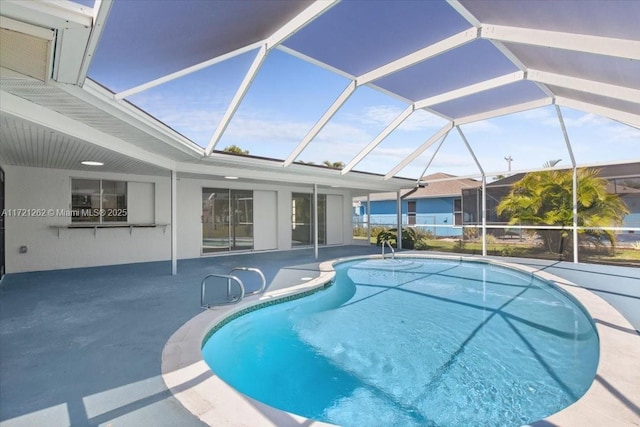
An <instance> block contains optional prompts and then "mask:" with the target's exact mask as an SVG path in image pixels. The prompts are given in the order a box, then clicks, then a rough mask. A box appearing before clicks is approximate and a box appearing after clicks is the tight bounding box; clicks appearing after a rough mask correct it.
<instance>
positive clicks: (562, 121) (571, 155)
mask: <svg viewBox="0 0 640 427" xmlns="http://www.w3.org/2000/svg"><path fill="white" fill-rule="evenodd" d="M554 107H555V108H556V114H557V116H558V121H559V122H560V128H561V129H562V136H563V137H564V142H565V144H566V145H567V151H568V152H569V158H571V166H572V167H574V168H575V167H576V158H575V156H574V155H573V148H571V141H569V134H568V133H567V127H566V126H565V125H564V119H563V118H562V112H561V111H560V107H559V106H557V105H554Z"/></svg>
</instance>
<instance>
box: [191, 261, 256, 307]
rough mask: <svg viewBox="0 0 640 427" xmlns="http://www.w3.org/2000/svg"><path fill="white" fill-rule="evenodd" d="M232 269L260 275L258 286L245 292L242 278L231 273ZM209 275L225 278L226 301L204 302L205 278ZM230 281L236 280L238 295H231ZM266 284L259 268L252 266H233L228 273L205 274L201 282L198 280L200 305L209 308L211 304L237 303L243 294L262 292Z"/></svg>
mask: <svg viewBox="0 0 640 427" xmlns="http://www.w3.org/2000/svg"><path fill="white" fill-rule="evenodd" d="M234 271H251V272H253V273H256V274H257V275H258V276H260V281H261V284H260V288H258V289H257V290H255V291H252V292H246V288H245V286H244V283H243V282H242V280H240V278H238V277H237V276H234V275H233V274H232V273H233V272H234ZM209 277H218V278H222V279H227V301H226V302H219V303H215V304H205V302H204V297H205V289H206V283H207V279H208V278H209ZM231 282H236V283H237V284H238V286H239V287H240V295H239V296H238V297H232V296H231ZM266 286H267V279H266V278H265V277H264V274H263V273H262V271H261V270H260V269H258V268H254V267H235V268H232V269H231V271H229V274H218V273H211V274H207V275H206V276H204V278H203V279H202V282H200V307H202V308H207V309H209V308H211V306H212V305H213V306H218V305H230V304H237V303H239V302H240V301H242V299H243V298H244V297H245V296H248V295H256V294H261V293H263V292H264V289H265V288H266Z"/></svg>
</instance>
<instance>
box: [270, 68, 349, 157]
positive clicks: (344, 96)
mask: <svg viewBox="0 0 640 427" xmlns="http://www.w3.org/2000/svg"><path fill="white" fill-rule="evenodd" d="M355 90H356V82H355V81H351V82H350V83H349V85H347V87H346V88H345V89H344V90H343V91H342V93H341V94H340V96H338V98H337V99H336V100H335V101H334V102H333V104H331V106H330V107H329V108H328V109H327V111H325V113H324V114H323V115H322V117H320V120H318V121H317V122H316V123H315V124H314V125H313V127H312V128H311V130H309V132H307V134H306V135H305V136H304V138H303V139H302V142H300V144H298V146H297V147H296V148H295V149H294V150H293V152H292V153H291V154H290V155H289V157H287V159H286V160H285V161H284V163H283V166H284V167H287V166H289V165H290V164H291V163H293V162H294V161H295V160H296V159H297V158H298V156H299V155H300V153H302V151H303V150H304V149H305V148H307V145H309V143H311V141H312V140H313V138H315V137H316V136H317V135H318V134H319V133H320V131H321V130H322V129H323V128H324V127H325V125H326V124H327V123H328V122H329V120H331V118H332V117H333V116H334V115H335V114H336V113H337V112H338V110H339V109H340V107H342V106H343V105H344V103H345V102H347V100H348V99H349V98H350V97H351V95H353V92H355Z"/></svg>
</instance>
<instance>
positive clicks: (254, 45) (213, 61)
mask: <svg viewBox="0 0 640 427" xmlns="http://www.w3.org/2000/svg"><path fill="white" fill-rule="evenodd" d="M264 43H265V42H264V41H259V42H256V43H252V44H250V45H247V46H244V47H241V48H239V49H236V50H234V51H231V52H229V53H225V54H224V55H220V56H216V57H215V58H212V59H208V60H206V61H204V62H201V63H199V64H196V65H192V66H190V67H187V68H183V69H182V70H179V71H176V72H174V73H171V74H167V75H166V76H162V77H159V78H157V79H155V80H151V81H150V82H146V83H143V84H141V85H138V86H135V87H132V88H130V89H127V90H123V91H122V92H118V93H116V94H115V95H113V97H114V99H124V98H127V97H129V96H131V95H135V94H136V93H140V92H143V91H145V90H147V89H151V88H153V87H156V86H159V85H161V84H164V83H167V82H170V81H172V80H175V79H178V78H180V77H184V76H186V75H189V74H191V73H195V72H196V71H200V70H202V69H204V68H207V67H210V66H212V65H215V64H218V63H220V62H223V61H226V60H228V59H231V58H234V57H236V56H238V55H242V54H244V53H247V52H251V51H252V50H255V49H258V48H259V47H260V46H263V45H264Z"/></svg>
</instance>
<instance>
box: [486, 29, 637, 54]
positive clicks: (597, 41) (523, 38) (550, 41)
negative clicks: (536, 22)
mask: <svg viewBox="0 0 640 427" xmlns="http://www.w3.org/2000/svg"><path fill="white" fill-rule="evenodd" d="M480 37H481V38H484V39H489V40H498V41H501V42H505V43H517V44H526V45H531V46H542V47H549V48H555V49H564V50H572V51H576V52H584V53H591V54H596V55H606V56H613V57H617V58H624V59H633V60H640V41H637V40H625V39H617V38H612V37H600V36H591V35H586V34H574V33H563V32H558V31H547V30H537V29H531V28H519V27H508V26H504V25H487V24H484V25H482V28H481V29H480Z"/></svg>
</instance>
